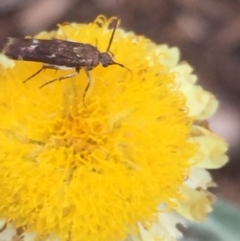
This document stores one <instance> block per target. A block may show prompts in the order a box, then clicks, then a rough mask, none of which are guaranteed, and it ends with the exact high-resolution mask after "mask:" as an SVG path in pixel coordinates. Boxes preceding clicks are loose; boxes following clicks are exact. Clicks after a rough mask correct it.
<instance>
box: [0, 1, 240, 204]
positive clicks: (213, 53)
mask: <svg viewBox="0 0 240 241" xmlns="http://www.w3.org/2000/svg"><path fill="white" fill-rule="evenodd" d="M100 13H101V14H105V15H107V16H109V17H110V16H113V15H117V16H119V17H120V18H121V26H122V27H123V28H125V29H127V30H133V31H135V32H136V33H137V34H142V35H146V36H147V37H148V38H150V39H152V40H153V41H155V42H158V43H168V44H169V45H172V46H179V47H180V49H181V52H182V59H184V60H186V61H188V62H189V63H191V64H192V65H193V66H194V68H195V71H196V73H197V74H198V76H199V81H200V83H201V84H202V85H203V86H204V87H205V88H206V89H208V90H209V91H211V92H213V93H214V94H215V95H216V96H217V97H218V99H219V100H220V103H221V106H220V108H219V111H218V113H217V114H216V116H215V117H214V118H213V119H212V121H211V122H210V124H211V127H212V129H214V130H215V131H216V132H218V133H219V134H220V135H222V136H224V137H225V139H227V141H228V142H229V144H230V151H229V155H230V158H231V162H230V163H229V164H228V165H227V166H226V167H225V168H223V169H222V170H218V171H214V172H213V174H214V176H215V178H216V179H217V181H218V183H219V184H220V185H221V188H220V189H218V194H219V195H221V196H222V197H224V198H225V199H228V200H231V201H232V202H234V203H238V204H239V205H240V195H238V191H240V189H239V186H240V161H239V156H240V121H238V120H240V14H239V13H240V0H201V1H199V0H34V1H31V0H1V1H0V44H1V45H2V44H3V43H4V42H5V40H6V37H8V36H25V35H34V34H36V33H37V32H39V31H42V30H50V29H53V28H56V24H57V23H60V22H66V21H68V22H89V21H92V20H93V19H94V18H95V17H96V16H97V15H98V14H100Z"/></svg>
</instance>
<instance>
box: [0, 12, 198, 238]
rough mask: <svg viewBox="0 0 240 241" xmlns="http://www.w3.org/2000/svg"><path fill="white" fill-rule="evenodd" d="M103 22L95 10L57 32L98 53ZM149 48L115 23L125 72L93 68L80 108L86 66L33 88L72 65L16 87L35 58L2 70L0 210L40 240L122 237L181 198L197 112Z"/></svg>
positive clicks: (116, 49)
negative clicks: (90, 20) (89, 18)
mask: <svg viewBox="0 0 240 241" xmlns="http://www.w3.org/2000/svg"><path fill="white" fill-rule="evenodd" d="M110 22H111V20H108V21H107V20H106V19H105V18H103V17H101V16H100V17H98V18H97V19H96V21H95V23H94V24H88V25H84V24H65V25H59V30H58V31H57V32H55V33H54V37H55V38H59V39H65V40H71V41H76V42H81V43H89V44H92V45H95V43H96V40H97V47H98V49H99V50H101V52H104V51H105V50H106V47H107V44H108V41H109V38H110V35H111V30H108V25H109V24H110ZM49 37H52V33H50V34H48V33H41V34H39V35H38V36H36V38H49ZM155 49H156V46H155V45H154V44H153V43H151V42H150V41H149V40H147V39H145V38H143V37H137V36H135V35H133V34H131V33H130V34H126V33H124V32H123V31H121V30H117V31H116V35H115V38H114V41H113V44H112V46H111V51H112V52H113V53H114V59H115V60H116V61H117V62H119V63H122V64H124V65H125V66H127V67H128V68H129V69H130V70H131V72H132V78H131V75H130V74H129V72H128V71H126V69H124V68H121V67H119V66H109V67H108V68H103V67H101V66H98V67H96V68H95V69H93V70H92V71H91V72H90V76H91V85H90V88H89V90H88V92H87V95H86V107H84V104H83V93H84V89H85V87H86V84H87V77H86V74H85V72H84V71H80V74H79V75H78V76H77V77H74V78H72V79H67V80H63V81H62V82H55V83H53V84H49V85H47V86H45V87H44V88H42V89H39V86H41V85H42V84H44V83H45V82H46V81H49V80H51V79H54V78H56V77H57V76H63V75H66V74H68V73H70V72H71V71H70V72H68V71H58V72H57V73H55V71H52V70H46V71H45V72H44V73H41V74H39V75H37V76H36V77H34V78H33V79H31V80H29V82H27V83H25V84H23V83H22V81H24V80H25V79H26V78H28V77H29V76H30V75H32V74H33V73H34V72H36V71H37V70H38V69H39V68H40V67H41V64H38V63H27V62H23V61H17V62H15V66H14V67H13V68H5V67H3V66H2V67H1V73H0V74H1V91H0V112H1V113H2V117H1V119H0V147H1V148H0V152H1V153H0V183H1V192H0V200H1V203H0V217H5V218H6V219H7V220H8V221H14V224H15V226H16V227H19V226H21V227H24V228H25V229H26V230H28V231H36V232H37V234H38V236H39V237H44V236H45V235H49V234H50V233H52V234H54V235H55V236H56V237H59V238H60V239H61V240H63V241H65V240H69V238H70V239H71V241H80V240H81V241H84V240H98V241H106V240H119V239H123V238H124V237H126V235H127V234H128V233H131V232H134V231H136V230H135V228H136V223H137V222H138V221H144V220H149V221H152V220H154V219H155V215H154V214H155V213H156V212H157V207H158V205H159V204H161V203H163V204H165V205H166V206H167V208H168V209H171V207H174V205H176V200H181V198H182V194H181V191H180V186H181V185H182V184H183V181H184V180H185V179H186V176H187V175H188V172H189V168H190V166H191V165H192V164H193V163H195V162H196V161H197V158H195V159H193V157H194V156H197V155H196V152H197V151H198V145H196V144H195V143H194V142H193V141H192V140H190V138H189V137H190V133H191V126H192V123H193V121H194V118H193V117H190V116H189V114H188V109H187V107H186V98H185V96H184V95H183V94H182V93H181V92H180V91H179V90H178V89H177V88H176V86H177V84H176V82H175V76H176V75H175V74H174V73H171V72H170V71H169V68H167V67H166V65H164V64H162V63H161V62H160V61H159V56H158V54H157V53H156V52H155ZM160 54H161V53H160ZM173 200H174V202H173Z"/></svg>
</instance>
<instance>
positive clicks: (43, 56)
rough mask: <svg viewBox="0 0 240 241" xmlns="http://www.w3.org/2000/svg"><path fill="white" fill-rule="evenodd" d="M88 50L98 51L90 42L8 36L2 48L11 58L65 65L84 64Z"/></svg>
mask: <svg viewBox="0 0 240 241" xmlns="http://www.w3.org/2000/svg"><path fill="white" fill-rule="evenodd" d="M76 49H77V50H78V51H74V50H76ZM89 51H90V52H96V51H97V52H98V50H97V49H96V48H95V47H94V46H92V45H90V44H83V43H77V42H72V41H66V40H58V39H52V40H42V39H41V40H40V39H25V38H19V39H18V38H8V40H7V43H6V45H5V46H4V48H3V53H4V54H5V55H7V56H8V57H10V58H12V59H16V60H24V61H34V62H41V63H46V64H53V65H59V66H67V67H81V66H85V64H86V61H87V60H88V52H89Z"/></svg>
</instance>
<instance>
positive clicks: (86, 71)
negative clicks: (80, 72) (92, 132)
mask: <svg viewBox="0 0 240 241" xmlns="http://www.w3.org/2000/svg"><path fill="white" fill-rule="evenodd" d="M83 69H84V70H85V73H86V75H87V81H88V83H87V85H86V87H85V90H84V92H83V105H84V106H85V107H86V103H85V97H86V94H87V91H88V89H89V87H90V84H91V76H90V74H89V71H88V69H86V68H83Z"/></svg>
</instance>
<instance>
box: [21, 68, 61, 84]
mask: <svg viewBox="0 0 240 241" xmlns="http://www.w3.org/2000/svg"><path fill="white" fill-rule="evenodd" d="M46 69H55V70H56V71H57V70H59V69H62V67H61V66H57V65H50V64H43V65H42V68H41V69H39V70H38V71H37V72H36V73H34V74H33V75H31V76H30V77H28V78H27V79H26V80H24V81H23V83H26V82H27V81H28V80H30V79H32V78H33V77H35V76H36V75H38V74H39V73H40V72H42V71H44V70H46Z"/></svg>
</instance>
